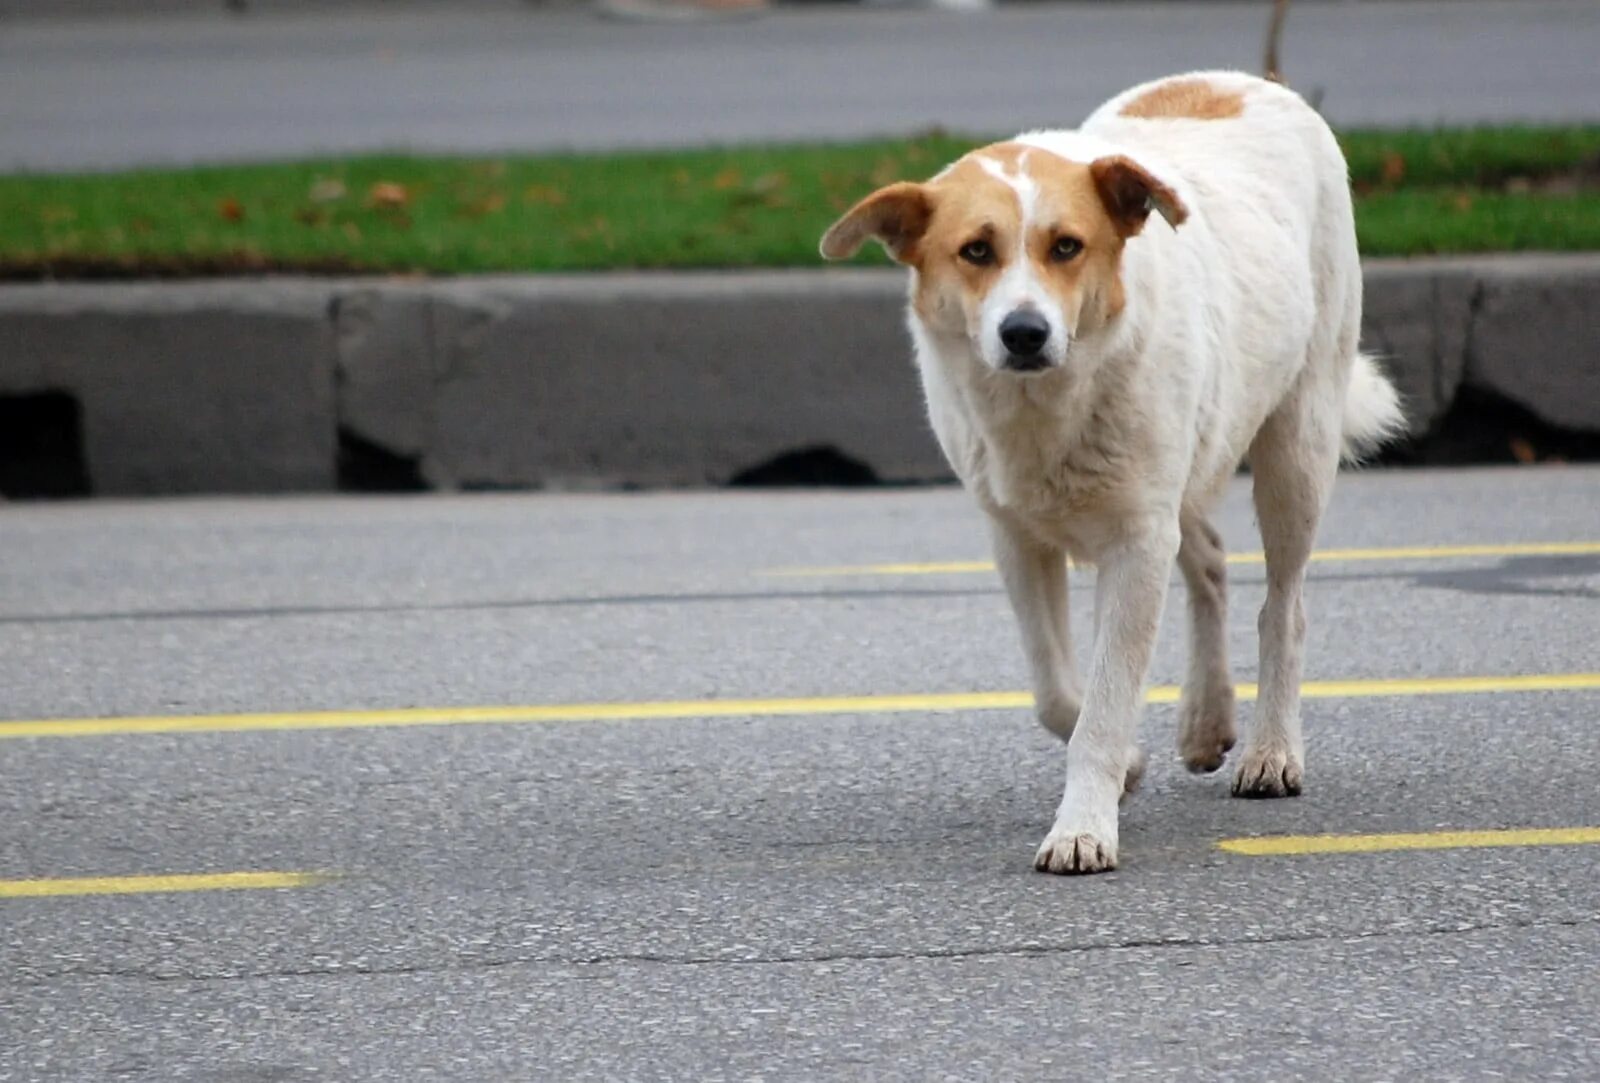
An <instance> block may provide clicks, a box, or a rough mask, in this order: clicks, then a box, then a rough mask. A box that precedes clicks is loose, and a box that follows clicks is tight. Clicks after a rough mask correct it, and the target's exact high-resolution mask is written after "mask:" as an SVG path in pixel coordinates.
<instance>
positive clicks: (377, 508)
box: [0, 468, 1600, 1081]
mask: <svg viewBox="0 0 1600 1083" xmlns="http://www.w3.org/2000/svg"><path fill="white" fill-rule="evenodd" d="M1219 525H1220V527H1221V528H1222V531H1223V533H1224V535H1225V536H1226V538H1227V539H1228V541H1229V545H1230V548H1231V549H1233V550H1235V551H1240V552H1244V551H1250V550H1254V549H1256V548H1258V543H1257V541H1256V539H1255V537H1254V533H1253V529H1252V526H1251V519H1250V514H1249V507H1248V499H1247V493H1246V490H1245V488H1244V485H1243V484H1242V483H1241V484H1240V485H1239V486H1236V487H1235V489H1234V490H1233V491H1232V492H1231V493H1230V495H1229V498H1228V501H1227V505H1226V508H1225V510H1224V513H1223V514H1222V516H1221V520H1220V523H1219ZM982 533H983V532H982V529H981V524H980V522H979V520H978V518H977V514H976V512H974V511H973V510H972V509H971V508H969V506H968V504H967V502H966V500H965V498H964V497H963V496H962V494H960V493H959V492H956V491H953V490H948V489H933V490H898V491H896V490H874V491H866V492H859V493H851V494H827V493H794V494H772V495H760V494H735V493H718V494H677V495H671V494H656V495H637V496H481V497H440V496H428V497H419V498H414V499H343V498H338V499H335V498H319V499H295V500H288V499H278V500H249V501H244V500H240V501H223V500H192V501H165V502H148V503H116V502H95V503H84V504H75V505H56V506H46V505H16V506H10V507H7V508H5V509H3V511H0V552H3V553H4V554H5V559H4V561H3V563H0V697H3V711H0V715H3V717H5V718H8V719H13V720H22V719H54V718H63V717H81V716H127V715H158V716H167V715H180V714H181V715H204V714H209V713H213V712H239V711H257V712H262V711H267V712H287V711H309V710H315V709H324V708H326V709H342V710H350V709H370V708H408V707H418V706H425V707H437V708H439V709H440V712H441V714H440V717H444V716H445V715H444V712H445V711H446V709H447V708H450V707H456V708H462V707H470V706H480V705H492V704H550V703H618V702H633V701H648V700H653V701H659V700H680V699H688V700H699V699H705V698H713V697H720V698H728V697H752V698H762V699H766V698H771V697H812V696H822V695H846V696H869V695H878V694H884V693H908V692H928V693H951V692H976V691H994V690H1009V689H1015V688H1018V687H1021V685H1022V682H1023V674H1022V671H1021V659H1020V652H1019V651H1018V649H1017V647H1016V644H1015V633H1014V630H1013V628H1012V625H1011V621H1010V618H1009V615H1008V613H1007V609H1006V605H1005V601H1004V599H1003V597H1002V595H1001V593H1000V591H999V589H998V587H997V585H996V583H995V581H994V577H993V576H992V574H984V573H982V572H973V573H965V574H957V573H943V574H927V575H881V574H855V575H844V574H838V573H833V574H826V575H792V576H773V575H770V574H767V573H768V572H770V571H771V570H772V569H775V568H790V569H792V568H795V567H818V566H823V567H831V566H840V565H849V566H859V565H863V564H875V563H880V562H885V561H894V562H904V561H934V560H961V559H974V558H981V557H982V556H983V555H984V552H983V541H982ZM1552 541H1560V542H1588V543H1597V542H1600V469H1596V468H1565V469H1563V468H1547V469H1538V470H1524V471H1459V472H1428V473H1422V472H1417V473H1403V472H1401V473H1381V472H1373V473H1367V474H1358V475H1353V476H1348V477H1346V478H1345V479H1343V480H1342V482H1341V485H1340V488H1339V491H1338V492H1337V493H1336V496H1335V507H1334V509H1333V511H1332V513H1331V515H1330V518H1329V520H1328V522H1327V525H1326V528H1325V530H1324V531H1323V537H1322V545H1323V546H1324V547H1341V548H1342V547H1357V548H1365V547H1394V546H1421V547H1438V546H1444V545H1463V544H1480V545H1492V546H1499V547H1504V546H1508V545H1515V544H1519V543H1521V544H1526V543H1535V542H1552ZM1231 573H1232V579H1233V595H1232V597H1233V610H1232V613H1231V615H1230V632H1231V639H1232V649H1233V654H1234V660H1235V670H1236V676H1237V677H1238V679H1239V680H1241V681H1248V680H1250V679H1252V678H1253V675H1254V672H1255V664H1254V656H1255V645H1254V644H1255V637H1254V611H1255V609H1256V607H1257V606H1258V605H1259V603H1260V601H1261V597H1262V569H1261V567H1260V566H1259V565H1252V564H1244V565H1239V566H1235V567H1233V568H1232V569H1231ZM1091 581H1092V573H1091V572H1086V571H1084V572H1074V575H1073V582H1074V588H1075V590H1076V597H1077V598H1078V599H1082V598H1083V597H1084V591H1083V589H1082V588H1084V587H1085V586H1087V585H1088V584H1089V583H1090V582H1091ZM1181 598H1182V592H1181V588H1178V587H1175V588H1174V595H1173V600H1172V604H1171V605H1170V606H1169V610H1168V616H1167V622H1166V628H1165V630H1164V635H1163V639H1162V645H1161V649H1160V651H1159V657H1158V659H1157V662H1156V667H1155V670H1156V672H1155V675H1154V676H1155V681H1156V683H1157V684H1162V685H1165V684H1170V683H1172V682H1174V681H1176V680H1177V679H1178V678H1179V676H1180V674H1181V668H1180V667H1181V662H1182V657H1181V652H1180V649H1179V647H1180V643H1179V640H1180V635H1179V628H1178V619H1177V618H1178V615H1179V613H1180V612H1181ZM1310 602H1311V617H1312V634H1311V654H1310V657H1311V661H1310V667H1309V668H1310V673H1309V674H1308V676H1309V677H1311V678H1312V679H1317V680H1332V679H1350V680H1371V679H1379V678H1414V679H1432V680H1435V681H1449V680H1451V679H1454V678H1460V677H1466V676H1484V677H1510V676H1533V677H1538V676H1548V675H1552V674H1572V673H1593V672H1594V671H1596V670H1600V648H1597V643H1600V549H1597V548H1596V547H1595V546H1594V545H1593V544H1591V546H1590V549H1589V551H1587V552H1575V553H1567V554H1559V553H1556V554H1551V553H1546V554H1542V555H1541V554H1537V553H1529V552H1523V553H1520V554H1519V553H1517V552H1515V551H1506V552H1500V553H1497V554H1490V555H1465V556H1463V555H1454V556H1452V555H1449V554H1447V553H1424V554H1419V555H1412V556H1407V557H1395V556H1391V557H1381V558H1376V559H1361V560H1352V559H1343V560H1330V561H1327V562H1324V563H1319V564H1317V565H1315V566H1314V573H1313V583H1312V587H1311V595H1310ZM1083 608H1084V607H1083V606H1082V605H1081V604H1080V605H1079V606H1078V609H1079V610H1081V609H1083ZM1076 615H1077V617H1078V618H1080V620H1079V624H1080V631H1082V628H1081V623H1082V622H1081V617H1082V613H1081V612H1079V613H1077V614H1076ZM1597 709H1600V689H1597V688H1596V687H1595V686H1594V684H1593V683H1592V682H1591V683H1590V685H1589V686H1588V688H1587V689H1582V688H1575V689H1570V690H1566V691H1521V692H1515V691H1505V690H1500V691H1493V692H1487V693H1477V694H1459V693H1450V692H1449V691H1448V689H1447V688H1442V689H1435V690H1434V691H1432V692H1428V691H1427V690H1426V689H1424V694H1417V695H1409V696H1396V695H1370V694H1368V695H1361V696H1355V697H1345V698H1316V699H1309V700H1308V701H1307V703H1306V710H1305V713H1306V721H1307V728H1308V733H1309V739H1310V752H1309V769H1308V782H1307V792H1306V795H1305V796H1304V797H1303V798H1301V799H1299V800H1295V801H1289V802H1267V803H1261V802H1240V801H1234V800H1230V799H1229V798H1228V797H1227V780H1226V778H1224V777H1202V778H1195V777H1191V776H1188V775H1186V774H1185V773H1184V772H1183V771H1182V769H1181V767H1180V766H1179V765H1178V764H1177V762H1176V756H1175V755H1174V754H1173V752H1172V746H1173V737H1174V717H1173V710H1172V708H1171V707H1170V706H1164V705H1158V706H1155V707H1153V708H1152V709H1151V710H1150V711H1149V713H1148V715H1147V718H1146V722H1145V728H1144V734H1145V744H1146V747H1147V748H1148V749H1149V750H1150V751H1151V752H1152V766H1151V771H1150V775H1149V777H1148V781H1147V783H1146V786H1145V789H1144V790H1143V791H1141V792H1140V794H1138V795H1137V796H1136V797H1135V798H1134V800H1133V801H1131V802H1130V803H1129V804H1128V805H1127V806H1126V808H1125V812H1124V827H1123V862H1124V863H1123V868H1122V869H1120V870H1119V871H1118V872H1116V873H1114V874H1111V875H1108V876H1104V877H1098V878H1092V879H1081V880H1069V879H1060V878H1052V877H1047V876H1042V875H1039V874H1036V873H1034V872H1032V870H1031V865H1030V859H1031V856H1032V852H1033V847H1034V845H1035V844H1036V843H1037V841H1038V839H1039V837H1041V835H1042V833H1043V832H1044V830H1045V829H1046V827H1047V826H1048V820H1049V816H1050V812H1051V810H1052V808H1053V806H1054V802H1055V800H1056V797H1057V796H1058V792H1057V788H1058V786H1059V783H1060V777H1061V771H1062V752H1061V750H1060V748H1059V746H1057V745H1056V744H1054V743H1053V741H1052V740H1051V739H1049V738H1048V737H1047V736H1046V735H1044V734H1043V732H1042V731H1040V730H1038V729H1037V728H1036V727H1035V725H1034V724H1033V723H1032V722H1031V721H1030V720H1029V719H1028V718H1027V717H1026V712H1025V711H1023V710H1020V709H1012V710H964V711H949V712H936V713H928V712H899V713H863V712H861V711H854V712H853V711H852V710H851V709H850V708H848V707H844V708H834V709H829V710H824V709H821V708H818V709H817V710H816V711H814V712H812V713H801V714H798V715H792V716H780V715H776V714H772V713H770V712H768V711H766V709H764V708H763V709H757V708H752V709H751V710H752V713H750V714H748V715H736V716H732V717H725V718H706V717H684V718H654V719H643V720H640V719H635V720H623V721H609V722H606V721H602V722H572V723H537V724H505V723H494V724H479V725H452V726H420V727H410V728H397V727H394V726H370V727H363V728H347V729H295V728H277V729H273V728H267V729H253V730H244V731H239V732H221V731H216V730H215V729H213V730H209V731H201V732H194V733H183V734H148V733H146V734H137V733H124V734H120V735H117V734H112V735H104V736H97V737H87V736H79V737H73V736H63V735H56V736H41V737H35V738H26V739H20V738H19V739H5V729H4V726H5V725H6V723H0V825H4V826H3V827H0V882H3V881H7V880H20V879H27V878H60V877H106V876H130V875H154V874H174V873H213V872H228V871H249V870H321V871H325V872H331V873H335V874H338V876H339V878H338V879H336V880H334V881H332V882H330V883H326V884H323V885H320V886H307V887H299V888H292V889H281V890H262V891H249V890H241V891H231V892H215V891H213V892H193V893H185V894H152V895H142V896H114V895H80V896H66V897H59V898H39V899H19V898H10V899H8V898H4V897H0V1080H7V1081H10V1080H17V1081H21V1080H27V1081H33V1080H58V1079H59V1080H84V1079H148V1080H191V1079H193V1080H269V1079H271V1080H311V1079H337V1080H367V1079H372V1080H379V1079H384V1080H387V1079H394V1080H411V1079H462V1080H499V1079H506V1080H516V1079H532V1078H559V1079H577V1078H619V1079H621V1078H628V1079H644V1078H676V1079H721V1078H756V1077H760V1078H772V1079H818V1078H873V1079H879V1078H882V1079H893V1078H905V1079H927V1078H964V1079H971V1078H1017V1079H1021V1078H1040V1079H1046V1078H1071V1077H1076V1076H1079V1075H1088V1074H1092V1075H1093V1076H1094V1077H1095V1078H1103V1079H1150V1078H1166V1079H1183V1080H1192V1079H1208V1078H1228V1079H1243V1080H1253V1079H1262V1080H1265V1079H1282V1078H1317V1079H1393V1078H1426V1079H1483V1078H1496V1077H1511V1078H1540V1079H1574V1080H1592V1079H1595V1078H1597V1077H1600V1031H1597V1030H1596V1028H1595V1026H1594V1020H1595V1019H1596V1018H1600V845H1573V846H1543V847H1519V848H1500V849H1476V850H1462V849H1457V850H1449V849H1435V850H1419V851H1413V852H1388V853H1372V854H1352V855H1299V856H1280V857H1247V856H1242V855H1237V854H1231V853H1226V852H1222V851H1219V850H1218V849H1217V848H1216V846H1215V844H1216V843H1217V842H1218V841H1219V840H1222V839H1227V838H1233V837H1240V836H1251V835H1283V834H1316V833H1334V834H1354V833H1382V832H1396V831H1416V832H1429V831H1437V830H1440V829H1463V830H1466V829H1508V828H1549V827H1595V826H1600V789H1597V788H1596V787H1595V785H1594V782H1593V780H1594V777H1595V772H1596V770H1597V769H1600V739H1597V737H1596V731H1595V718H1596V713H1597ZM1243 713H1244V716H1245V718H1246V719H1248V714H1249V710H1248V707H1246V708H1245V709H1244V712H1243ZM291 722H292V720H291ZM0 890H3V883H0Z"/></svg>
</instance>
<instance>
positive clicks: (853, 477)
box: [728, 444, 882, 489]
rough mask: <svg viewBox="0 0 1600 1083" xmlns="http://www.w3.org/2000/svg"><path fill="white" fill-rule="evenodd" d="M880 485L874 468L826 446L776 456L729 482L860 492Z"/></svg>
mask: <svg viewBox="0 0 1600 1083" xmlns="http://www.w3.org/2000/svg"><path fill="white" fill-rule="evenodd" d="M879 484H882V482H881V481H880V479H879V478H878V474H877V472H876V471H875V470H873V469H872V467H870V466H868V465H867V464H866V463H864V462H862V461H861V460H860V459H855V458H851V457H850V456H849V455H846V454H845V453H844V452H842V451H840V450H839V449H838V448H836V447H833V446H831V445H826V444H819V445H816V446H814V447H806V448H799V449H797V450H795V451H785V452H784V453H783V454H781V455H774V456H773V457H772V458H770V459H768V460H766V461H765V462H762V463H757V464H756V465H755V466H751V467H746V468H745V469H743V470H740V471H739V472H738V473H736V474H734V475H733V477H732V479H730V480H729V482H728V485H729V486H730V487H731V488H735V489H800V488H838V489H858V488H864V487H866V486H869V485H879Z"/></svg>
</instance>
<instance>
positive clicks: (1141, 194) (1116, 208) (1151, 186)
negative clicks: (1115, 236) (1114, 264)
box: [1089, 154, 1189, 237]
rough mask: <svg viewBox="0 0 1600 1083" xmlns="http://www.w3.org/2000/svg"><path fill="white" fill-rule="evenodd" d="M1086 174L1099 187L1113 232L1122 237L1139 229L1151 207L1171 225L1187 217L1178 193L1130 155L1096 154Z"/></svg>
mask: <svg viewBox="0 0 1600 1083" xmlns="http://www.w3.org/2000/svg"><path fill="white" fill-rule="evenodd" d="M1089 174H1090V176H1092V177H1093V178H1094V186H1095V187H1096V188H1097V189H1099V190H1100V200H1101V202H1103V203H1104V204H1105V205H1106V211H1107V213H1109V214H1110V215H1111V221H1112V222H1114V223H1115V224H1116V227H1117V232H1118V233H1120V234H1122V236H1124V237H1132V236H1133V235H1134V234H1135V233H1138V232H1139V231H1140V230H1141V229H1143V228H1144V223H1145V219H1146V218H1149V217H1150V211H1151V210H1152V209H1154V210H1155V211H1157V212H1158V213H1159V214H1160V215H1161V217H1163V218H1165V219H1166V220H1167V221H1168V222H1170V223H1171V224H1172V227H1173V228H1174V229H1176V228H1177V227H1178V226H1181V225H1182V224H1183V223H1184V220H1185V219H1187V218H1188V217H1189V208H1188V207H1185V206H1184V205H1183V200H1181V199H1179V198H1178V193H1177V192H1174V191H1173V190H1172V189H1171V188H1169V187H1168V186H1167V185H1165V184H1163V183H1162V182H1161V181H1159V180H1157V179H1156V178H1155V177H1153V176H1151V175H1150V171H1149V170H1147V169H1145V168H1144V167H1143V166H1141V165H1140V164H1139V163H1138V162H1135V161H1134V160H1133V159H1132V158H1128V157H1125V156H1123V155H1121V154H1116V155H1112V156H1111V157H1109V158H1096V159H1095V160H1094V161H1093V162H1091V163H1090V164H1089Z"/></svg>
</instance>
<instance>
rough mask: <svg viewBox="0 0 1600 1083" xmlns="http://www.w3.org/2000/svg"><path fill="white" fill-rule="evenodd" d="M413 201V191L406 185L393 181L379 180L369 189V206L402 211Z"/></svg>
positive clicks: (381, 209)
mask: <svg viewBox="0 0 1600 1083" xmlns="http://www.w3.org/2000/svg"><path fill="white" fill-rule="evenodd" d="M410 203H411V193H410V192H408V191H406V186H405V185H403V184H396V183H394V182H393V181H379V182H378V183H376V184H374V185H373V186H372V187H371V188H369V189H367V206H369V207H373V208H375V209H377V210H380V211H401V210H405V208H406V207H407V206H408V205H409V204H410Z"/></svg>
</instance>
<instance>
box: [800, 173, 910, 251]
mask: <svg viewBox="0 0 1600 1083" xmlns="http://www.w3.org/2000/svg"><path fill="white" fill-rule="evenodd" d="M932 216H933V198H932V197H931V196H930V195H929V194H928V190H927V188H925V187H923V186H922V185H920V184H911V183H909V182H906V181H902V182H900V183H899V184H891V185H889V187H887V188H880V189H878V190H877V191H876V192H873V193H872V194H871V195H870V196H868V197H867V198H866V199H863V200H862V201H861V202H860V203H857V204H856V205H855V206H854V207H851V208H850V209H849V210H848V211H846V212H845V215H844V217H843V218H840V219H839V220H838V221H837V222H835V223H834V224H833V225H831V226H829V227H828V232H826V233H824V234H823V235H822V254H823V256H824V257H826V258H827V259H848V258H849V257H851V256H853V255H855V254H856V251H857V249H859V248H860V247H861V246H862V244H864V243H865V242H866V240H867V239H868V238H869V237H870V238H872V239H873V240H876V241H878V242H880V243H881V244H882V245H883V247H884V249H885V250H886V251H887V252H888V253H889V255H891V256H892V257H894V258H895V259H896V260H897V261H899V262H900V263H909V262H911V260H912V259H913V258H914V255H915V250H916V245H917V241H918V240H920V239H921V238H922V232H923V230H925V229H927V228H928V219H929V218H931V217H932Z"/></svg>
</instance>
